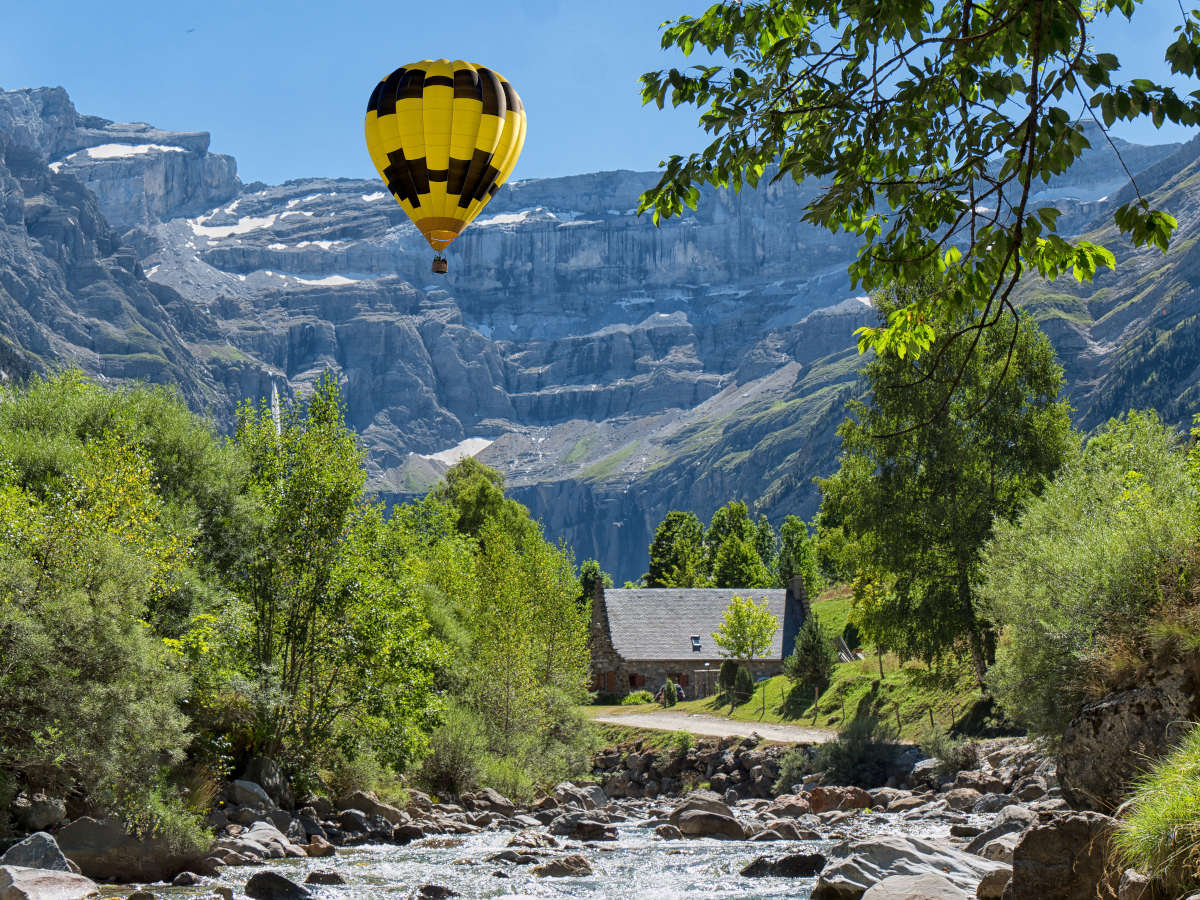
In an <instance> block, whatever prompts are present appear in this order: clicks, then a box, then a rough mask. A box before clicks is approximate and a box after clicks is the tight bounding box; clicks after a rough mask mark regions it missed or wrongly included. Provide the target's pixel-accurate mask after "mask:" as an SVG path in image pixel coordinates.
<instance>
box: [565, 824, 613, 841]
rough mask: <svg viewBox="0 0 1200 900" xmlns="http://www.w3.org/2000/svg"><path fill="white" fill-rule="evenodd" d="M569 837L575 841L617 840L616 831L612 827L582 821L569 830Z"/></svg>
mask: <svg viewBox="0 0 1200 900" xmlns="http://www.w3.org/2000/svg"><path fill="white" fill-rule="evenodd" d="M569 836H570V837H572V838H574V839H575V840H577V841H615V840H616V839H617V829H616V827H615V826H613V825H606V824H605V823H603V822H593V821H592V820H590V819H584V820H583V821H581V822H576V823H575V827H574V828H573V829H572V830H571V834H570V835H569Z"/></svg>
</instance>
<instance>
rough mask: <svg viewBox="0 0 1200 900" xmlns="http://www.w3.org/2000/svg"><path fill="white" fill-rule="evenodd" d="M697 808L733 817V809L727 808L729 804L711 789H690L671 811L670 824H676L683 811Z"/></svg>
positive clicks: (691, 810)
mask: <svg viewBox="0 0 1200 900" xmlns="http://www.w3.org/2000/svg"><path fill="white" fill-rule="evenodd" d="M697 810H699V811H702V812H710V813H714V814H716V815H719V816H726V817H728V818H733V810H731V809H730V808H729V804H727V803H726V802H725V801H724V800H722V799H721V798H720V797H718V796H717V795H716V794H714V793H713V792H712V791H692V792H691V793H690V794H688V795H687V796H686V797H684V798H683V800H682V801H681V802H680V804H679V805H678V806H676V807H675V809H673V810H672V811H671V816H670V819H671V824H672V825H678V824H679V819H680V817H681V816H682V815H683V814H684V813H686V812H693V811H697Z"/></svg>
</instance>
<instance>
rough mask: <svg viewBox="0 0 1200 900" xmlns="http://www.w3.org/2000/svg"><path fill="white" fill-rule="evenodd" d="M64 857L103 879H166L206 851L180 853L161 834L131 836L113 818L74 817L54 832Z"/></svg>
mask: <svg viewBox="0 0 1200 900" xmlns="http://www.w3.org/2000/svg"><path fill="white" fill-rule="evenodd" d="M55 839H56V840H57V841H58V846H59V847H60V848H61V849H62V852H63V854H64V855H65V856H66V857H67V859H69V860H71V861H72V862H73V863H75V864H76V865H77V866H79V870H80V872H82V873H83V874H84V875H86V876H87V877H88V878H94V879H95V880H96V881H102V882H117V883H126V882H133V881H138V882H148V881H169V880H170V879H172V878H174V877H175V876H176V875H178V874H179V873H180V872H182V871H184V870H185V869H190V868H193V867H194V866H195V865H196V864H198V863H199V862H200V860H201V859H203V858H204V857H205V856H207V855H208V854H207V853H205V852H200V853H180V852H178V851H176V850H173V849H171V847H170V846H168V844H167V842H166V841H164V840H162V839H160V838H139V837H134V836H133V835H131V834H129V833H128V832H127V831H125V829H124V827H122V825H121V823H120V822H119V821H118V820H117V819H115V818H107V819H93V818H90V817H88V816H83V817H82V818H79V819H76V820H75V821H74V822H70V823H68V824H67V825H65V826H64V827H62V828H60V829H59V831H58V833H57V834H56V835H55Z"/></svg>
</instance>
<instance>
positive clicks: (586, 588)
mask: <svg viewBox="0 0 1200 900" xmlns="http://www.w3.org/2000/svg"><path fill="white" fill-rule="evenodd" d="M597 585H603V586H604V587H606V588H610V587H612V586H613V580H612V576H611V575H609V574H608V573H607V572H605V571H604V570H603V569H601V568H600V563H598V562H597V561H596V560H594V559H585V560H584V561H583V563H582V564H581V565H580V566H579V602H580V604H587V603H591V602H592V598H593V597H594V596H595V595H596V587H597Z"/></svg>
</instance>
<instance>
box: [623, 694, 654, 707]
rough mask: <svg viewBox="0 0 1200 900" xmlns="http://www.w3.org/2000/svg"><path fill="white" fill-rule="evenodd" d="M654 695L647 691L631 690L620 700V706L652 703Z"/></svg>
mask: <svg viewBox="0 0 1200 900" xmlns="http://www.w3.org/2000/svg"><path fill="white" fill-rule="evenodd" d="M653 702H654V695H653V694H651V693H650V692H649V691H633V692H631V693H628V694H626V695H625V697H624V699H622V700H621V705H622V706H637V705H638V704H641V703H653Z"/></svg>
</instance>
